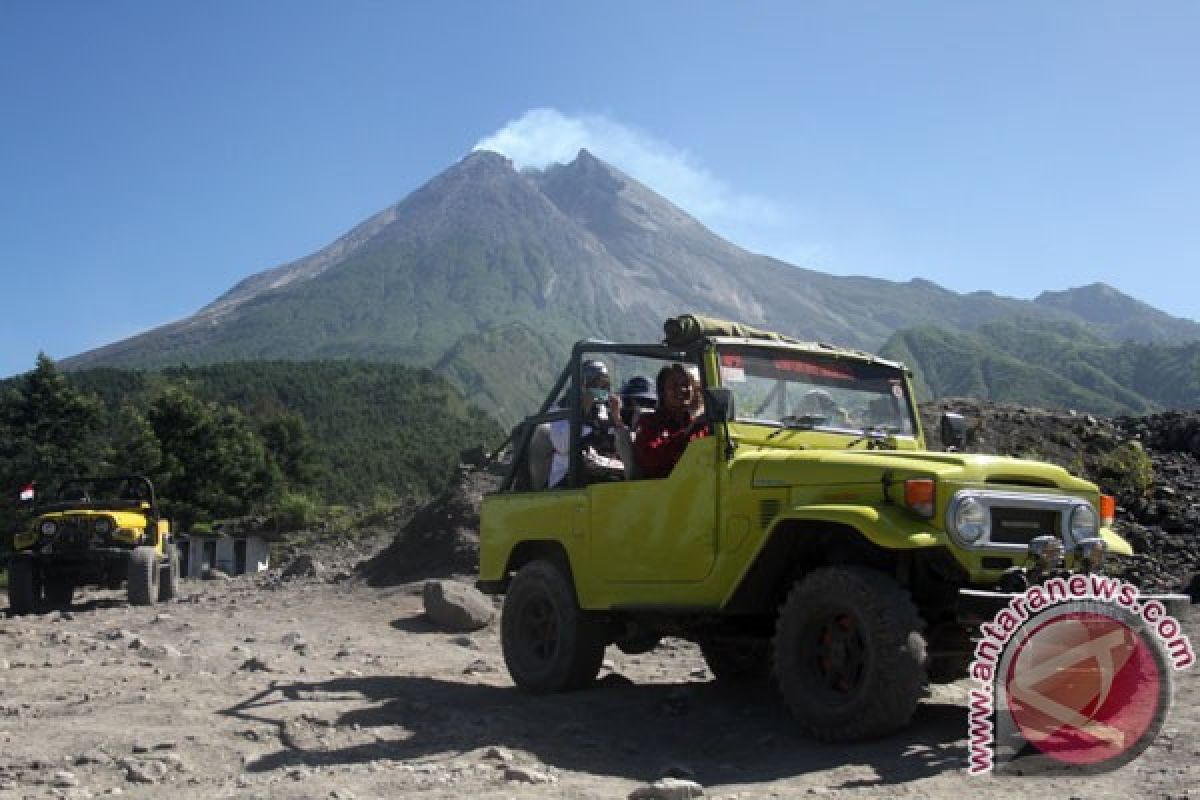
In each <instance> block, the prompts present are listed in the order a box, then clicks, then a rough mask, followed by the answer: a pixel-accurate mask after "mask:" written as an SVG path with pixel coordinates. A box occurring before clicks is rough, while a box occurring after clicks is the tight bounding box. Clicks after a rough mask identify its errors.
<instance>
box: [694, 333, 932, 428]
mask: <svg viewBox="0 0 1200 800" xmlns="http://www.w3.org/2000/svg"><path fill="white" fill-rule="evenodd" d="M718 359H719V361H718V363H719V365H720V370H721V385H722V386H723V387H725V388H727V389H730V390H732V392H733V397H734V409H735V412H736V417H737V420H738V421H739V422H751V423H760V424H763V425H772V426H775V427H786V428H797V429H803V430H827V431H828V430H832V431H846V432H848V433H859V434H861V433H864V432H866V431H884V432H887V433H889V434H896V435H901V436H904V435H913V434H914V433H915V431H916V422H915V420H914V411H913V406H912V402H911V398H910V397H909V395H908V390H907V388H906V384H905V381H904V373H903V372H902V371H901V370H899V369H897V368H896V367H894V366H891V365H889V364H880V363H870V362H865V361H854V360H849V359H845V358H837V357H829V356H822V355H819V354H816V353H808V352H804V351H797V350H790V349H782V348H768V347H762V348H760V347H753V346H744V345H725V346H723V347H721V348H720V350H719V352H718Z"/></svg>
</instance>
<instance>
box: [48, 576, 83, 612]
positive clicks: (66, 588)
mask: <svg viewBox="0 0 1200 800" xmlns="http://www.w3.org/2000/svg"><path fill="white" fill-rule="evenodd" d="M42 583H43V586H42V591H43V593H44V594H45V596H46V603H48V604H49V605H50V606H51V607H61V608H67V607H69V606H70V605H71V600H73V599H74V598H75V584H74V583H72V582H71V580H70V579H69V578H43V580H42Z"/></svg>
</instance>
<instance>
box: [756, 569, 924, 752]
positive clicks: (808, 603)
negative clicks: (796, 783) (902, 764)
mask: <svg viewBox="0 0 1200 800" xmlns="http://www.w3.org/2000/svg"><path fill="white" fill-rule="evenodd" d="M922 628H923V623H922V621H921V617H920V616H919V615H918V613H917V609H916V607H915V606H914V605H913V603H912V599H911V598H910V597H909V594H908V592H906V591H905V590H904V589H903V588H902V587H901V586H900V585H899V584H897V583H896V582H895V581H894V580H892V578H890V577H888V576H887V575H884V574H883V573H881V572H878V571H876V570H873V569H869V568H867V567H861V566H841V567H823V568H821V569H818V570H815V571H813V572H812V573H810V574H809V575H808V576H807V577H805V578H804V579H803V580H801V581H799V582H798V583H797V584H796V585H795V587H794V588H793V589H792V591H791V593H790V594H789V595H788V598H787V601H786V602H785V603H784V605H783V608H782V610H781V611H780V613H779V619H778V621H777V623H776V629H775V673H776V677H777V679H778V681H779V689H780V691H781V692H782V694H783V698H784V701H785V702H786V703H787V705H788V707H789V708H790V709H791V711H792V713H793V715H795V717H796V719H797V721H798V723H799V725H800V727H801V728H802V729H803V730H804V732H805V733H807V734H808V735H810V736H812V737H813V738H815V739H820V740H822V741H826V742H846V741H854V740H859V739H868V738H872V737H877V736H882V735H884V734H887V733H891V732H893V731H895V730H898V729H899V728H901V727H903V726H904V725H906V724H908V721H909V720H910V719H911V718H912V715H913V712H914V711H916V708H917V701H918V700H919V699H920V697H921V695H922V694H923V692H924V687H925V683H926V678H925V639H924V637H923V636H922V634H921V630H922Z"/></svg>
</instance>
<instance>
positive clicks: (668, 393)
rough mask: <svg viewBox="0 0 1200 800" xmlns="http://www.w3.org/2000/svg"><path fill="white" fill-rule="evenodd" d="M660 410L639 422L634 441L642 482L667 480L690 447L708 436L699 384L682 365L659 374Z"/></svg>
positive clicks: (666, 369)
mask: <svg viewBox="0 0 1200 800" xmlns="http://www.w3.org/2000/svg"><path fill="white" fill-rule="evenodd" d="M657 384H658V410H657V411H655V412H654V414H651V415H649V416H643V417H642V418H641V419H640V420H639V421H638V427H637V431H636V433H635V435H634V440H633V452H634V456H635V457H636V458H637V464H638V472H639V474H640V475H641V477H643V478H665V477H667V476H668V475H670V474H671V470H672V469H673V468H674V467H675V462H676V461H678V460H679V458H680V456H682V455H683V450H684V448H685V447H687V443H688V442H690V441H692V440H693V439H699V438H701V437H704V436H708V425H707V419H706V418H705V416H704V414H702V413H698V412H699V409H700V408H701V407H702V405H703V401H702V399H701V396H700V385H699V381H697V380H696V378H695V377H694V376H693V375H692V373H690V372H688V371H687V370H686V369H685V368H684V367H683V365H682V364H672V365H670V366H669V367H663V368H662V370H660V371H659V373H658V380H657Z"/></svg>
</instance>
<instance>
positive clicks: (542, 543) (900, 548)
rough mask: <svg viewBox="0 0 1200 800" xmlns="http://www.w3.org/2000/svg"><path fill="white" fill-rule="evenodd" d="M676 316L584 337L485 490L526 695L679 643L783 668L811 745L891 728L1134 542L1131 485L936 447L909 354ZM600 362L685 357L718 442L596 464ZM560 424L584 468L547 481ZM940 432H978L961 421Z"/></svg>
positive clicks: (652, 366)
mask: <svg viewBox="0 0 1200 800" xmlns="http://www.w3.org/2000/svg"><path fill="white" fill-rule="evenodd" d="M665 327H666V339H665V342H664V343H662V344H614V343H609V342H600V341H591V340H588V341H582V342H579V343H577V344H576V345H575V347H574V349H573V351H572V353H571V359H570V362H569V363H568V365H567V366H566V368H565V369H564V370H563V372H562V375H561V376H560V378H559V379H558V381H557V383H556V384H555V386H554V388H553V389H552V391H551V392H550V395H549V396H548V397H547V399H546V402H545V403H544V405H543V406H542V408H541V409H540V410H539V411H538V412H537V413H536V414H534V415H533V416H531V417H529V418H527V419H526V420H525V421H524V422H523V423H522V424H521V425H520V426H519V427H518V428H517V429H516V431H515V433H514V440H513V442H514V445H513V461H512V465H511V468H510V470H509V473H508V475H507V477H506V479H505V482H504V483H503V485H502V488H501V490H500V491H499V492H497V493H495V494H492V495H490V496H488V497H487V498H485V500H484V503H483V510H482V521H481V528H480V565H479V572H480V574H479V582H478V585H479V587H480V588H481V589H482V590H484V591H486V592H491V593H505V594H506V595H507V596H506V598H505V603H504V611H503V617H502V625H501V627H502V642H503V649H504V658H505V661H506V663H507V666H508V669H509V672H510V674H511V676H512V678H513V681H514V682H515V683H516V684H517V685H518V686H521V687H524V688H526V689H528V690H531V691H535V692H555V691H561V690H567V689H572V688H578V687H582V686H584V685H586V684H588V683H590V682H592V680H593V679H594V678H595V676H596V675H597V672H598V670H599V667H600V663H601V659H602V657H603V652H604V649H605V647H606V646H607V645H609V644H611V643H615V644H616V645H617V646H618V647H619V648H621V649H622V650H623V651H625V652H627V653H637V652H645V651H647V650H649V649H650V648H652V647H654V646H655V644H656V643H657V642H658V640H659V638H660V637H662V636H668V635H669V636H679V637H684V638H687V639H690V640H692V641H695V642H697V643H699V645H700V647H701V649H702V651H703V654H704V657H705V659H706V660H707V662H708V665H709V667H710V669H711V671H712V672H713V673H714V675H715V676H716V677H717V679H718V680H746V679H766V678H767V677H768V676H772V675H773V677H774V680H775V681H776V682H777V683H778V687H779V689H780V691H781V693H782V695H783V698H784V700H785V701H786V703H787V705H788V706H789V707H790V709H791V710H792V712H793V713H794V715H795V717H796V718H797V720H798V721H799V724H800V726H801V728H802V729H803V730H804V731H805V732H807V733H808V734H809V735H812V736H814V737H816V738H819V739H823V740H828V741H844V740H853V739H860V738H865V737H871V736H877V735H881V734H884V733H886V732H889V731H892V730H895V729H897V728H899V727H901V726H903V725H905V724H906V723H907V722H908V721H909V719H910V718H911V716H912V714H913V712H914V710H915V709H916V706H917V701H918V698H919V697H920V696H921V695H922V694H923V692H924V691H925V690H926V686H927V684H928V683H929V682H931V681H933V682H939V681H953V680H957V679H959V678H962V677H965V676H966V673H965V670H966V667H967V665H968V663H969V660H970V655H971V652H972V649H973V643H972V641H971V637H972V636H974V635H977V634H978V628H977V625H978V624H979V623H980V622H981V621H983V620H985V619H989V618H991V617H992V616H993V615H994V614H995V613H997V612H998V611H999V610H1000V609H1001V608H1002V607H1004V606H1006V605H1007V604H1008V602H1009V601H1010V600H1011V599H1012V598H1013V597H1014V595H1015V593H1017V592H1021V591H1023V590H1024V589H1025V588H1027V587H1028V586H1030V585H1032V584H1034V583H1038V582H1041V581H1042V580H1043V579H1045V578H1046V577H1048V576H1051V575H1057V574H1065V573H1066V572H1095V571H1101V570H1103V569H1104V568H1105V562H1106V558H1107V557H1108V556H1110V555H1115V556H1120V555H1123V554H1124V555H1127V554H1130V553H1131V552H1132V551H1131V549H1130V546H1129V544H1128V543H1127V542H1125V541H1124V540H1122V539H1121V538H1120V537H1119V536H1117V535H1116V534H1115V533H1114V532H1113V530H1112V528H1111V525H1112V522H1113V519H1112V518H1113V515H1114V504H1113V500H1112V498H1110V497H1102V496H1101V494H1100V492H1099V491H1098V489H1097V487H1096V486H1095V485H1094V484H1092V483H1089V482H1087V481H1084V480H1081V479H1079V478H1076V477H1073V476H1072V475H1070V474H1069V473H1068V472H1067V471H1066V470H1064V469H1062V468H1060V467H1058V466H1054V465H1052V464H1047V463H1040V462H1035V461H1027V460H1021V459H1015V458H1006V457H997V456H989V455H977V454H967V453H962V452H953V451H952V452H930V451H928V450H927V449H926V446H925V437H924V434H923V431H922V429H921V423H920V417H919V415H918V413H917V408H916V404H915V402H914V398H913V391H912V386H911V384H910V380H909V374H908V371H907V370H906V369H905V367H904V366H903V365H901V364H898V363H894V362H891V361H887V360H884V359H881V358H877V357H875V356H872V355H870V354H868V353H864V352H861V351H857V350H850V349H845V348H840V347H833V346H830V345H825V344H818V343H805V342H800V341H796V340H794V339H789V338H787V337H784V336H781V335H778V334H774V333H770V332H766V331H760V330H755V329H752V328H749V327H747V326H743V325H738V324H735V323H726V322H721V321H717V320H707V319H704V318H698V317H692V316H686V317H679V318H675V319H672V320H669V321H668V322H667V324H666V326H665ZM595 360H601V361H604V362H606V364H607V366H608V368H609V369H610V370H611V372H612V373H613V381H612V385H613V386H617V385H619V384H620V382H621V381H624V380H627V379H628V378H630V377H632V375H633V374H635V373H636V374H638V375H640V376H642V377H648V378H650V380H651V381H652V380H653V376H654V374H655V373H656V371H657V370H658V369H659V368H660V367H661V366H663V365H667V364H672V363H680V364H683V365H686V366H687V367H689V368H690V369H692V370H694V371H695V373H697V374H698V375H699V378H700V381H701V384H702V387H703V396H704V401H705V408H706V415H705V418H706V424H707V426H708V432H709V435H708V436H706V437H704V438H698V439H695V440H693V441H691V442H690V443H688V444H687V446H686V449H685V450H684V451H683V454H682V456H681V458H680V459H679V461H678V462H677V463H676V464H675V466H674V468H673V470H672V471H671V473H670V475H669V476H668V477H666V478H662V479H657V480H639V479H637V478H636V474H637V470H636V465H632V466H633V467H634V469H627V470H626V472H627V475H626V476H615V477H617V479H613V477H614V476H611V475H610V476H597V475H596V474H595V473H593V472H589V471H588V470H586V469H585V463H584V457H583V450H584V439H583V437H584V436H585V434H586V435H588V436H591V435H592V433H591V431H592V430H594V428H595V427H596V425H597V423H596V422H595V421H594V420H586V419H584V418H583V411H582V409H583V407H584V404H583V403H581V402H580V400H579V398H580V397H581V396H583V395H582V389H583V387H584V386H585V382H584V364H585V362H588V363H591V362H594V361H595ZM590 407H595V404H594V403H593V404H592V405H591V406H590ZM643 413H651V412H650V411H649V410H646V411H645V412H643ZM554 425H557V426H558V431H559V432H560V434H561V432H562V426H563V425H566V426H567V427H568V429H569V442H570V447H569V450H567V451H566V453H567V454H568V456H569V465H568V468H567V473H566V477H565V479H564V480H562V481H561V482H560V483H559V484H558V486H557V488H545V483H546V479H545V476H546V471H547V467H546V463H545V460H546V458H547V457H548V451H547V449H546V447H545V444H544V443H545V441H546V440H547V436H546V430H547V427H548V426H554ZM585 426H587V428H585ZM941 427H942V441H943V442H944V443H946V444H947V445H949V446H950V449H951V450H954V449H955V446H957V447H961V446H962V443H963V441H964V439H965V432H966V423H965V421H964V420H963V419H962V418H961V417H956V416H955V415H946V416H944V417H943V418H942V420H941ZM561 438H562V437H561V435H560V440H561ZM560 452H561V450H560ZM628 466H630V465H627V467H628ZM1164 600H1166V601H1169V602H1170V603H1171V606H1172V607H1179V603H1180V602H1181V601H1182V602H1186V598H1176V597H1170V598H1164Z"/></svg>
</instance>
